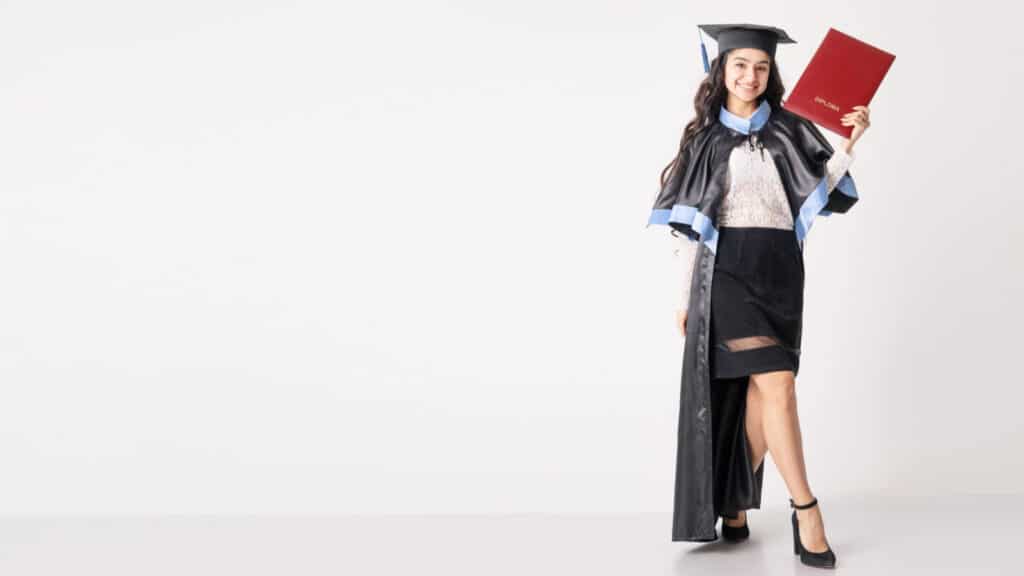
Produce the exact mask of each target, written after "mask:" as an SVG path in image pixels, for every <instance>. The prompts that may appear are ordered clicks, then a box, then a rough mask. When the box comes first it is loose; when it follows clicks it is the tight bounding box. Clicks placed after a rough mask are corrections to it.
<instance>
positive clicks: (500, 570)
mask: <svg viewBox="0 0 1024 576" xmlns="http://www.w3.org/2000/svg"><path fill="white" fill-rule="evenodd" d="M766 504H767V503H766ZM783 504H785V502H783ZM821 505H822V513H823V514H824V517H825V525H826V530H827V533H828V535H829V541H830V543H831V544H832V547H833V549H834V550H835V552H836V556H837V557H838V565H837V567H836V570H835V572H841V573H845V574H866V575H867V574H870V575H872V576H882V575H886V574H933V575H934V574H970V575H972V576H975V575H982V574H1024V568H1022V567H1021V566H1020V562H1019V560H1018V554H1019V553H1020V549H1018V548H1017V544H1018V539H1020V538H1021V535H1022V534H1024V530H1021V527H1020V526H1018V523H1019V522H1021V521H1022V514H1021V512H1024V495H978V496H972V495H961V496H955V497H953V496H947V497H915V498H894V497H880V496H862V497H842V498H830V499H828V500H827V501H826V500H825V499H824V498H823V499H822V501H821ZM749 520H750V529H751V539H750V540H748V541H746V542H744V543H740V544H731V543H727V542H725V541H723V540H719V541H717V542H713V543H709V544H698V543H682V542H671V540H670V536H669V531H670V527H671V517H670V516H669V515H668V514H650V515H636V516H593V517H586V516H544V515H522V516H435V517H407V516H392V517H335V518H287V517H283V518H271V517H252V518H238V517H233V518H232V517H208V518H203V517H153V518H141V519H132V518H123V519H115V518H108V519H103V518H93V519H91V518H52V519H45V518H10V517H7V518H2V519H0V574H5V575H6V574H11V575H18V576H31V575H36V574H48V575H49V574H61V575H67V574H74V575H76V576H77V575H83V574H102V575H104V576H116V575H121V574H124V575H129V574H130V575H132V576H138V575H140V574H144V575H146V576H156V575H163V574H176V575H184V574H187V575H189V576H192V575H199V574H217V575H224V574H244V575H246V576H255V575H261V574H287V575H303V576H305V575H318V574H339V575H340V574H344V575H353V576H356V575H359V576H362V575H374V574H389V575H391V574H394V575H399V574H439V575H442V574H443V575H445V576H456V575H463V574H464V575H473V576H483V575H486V576H492V575H501V574H516V575H531V576H532V575H539V574H559V575H575V574H586V575H588V576H594V575H604V574H609V575H610V574H615V575H626V574H629V575H633V574H637V575H640V574H642V575H644V576H647V575H658V574H676V575H682V574H686V575H692V574H757V575H762V576H766V575H772V574H794V573H797V574H800V573H802V574H824V573H835V572H831V571H826V570H820V569H814V568H809V567H805V566H803V565H801V564H800V562H799V560H798V559H797V557H796V556H794V555H793V552H792V540H791V534H790V526H789V510H788V509H787V508H784V507H782V506H775V507H772V508H768V507H766V508H765V509H763V510H754V511H751V513H750V515H749Z"/></svg>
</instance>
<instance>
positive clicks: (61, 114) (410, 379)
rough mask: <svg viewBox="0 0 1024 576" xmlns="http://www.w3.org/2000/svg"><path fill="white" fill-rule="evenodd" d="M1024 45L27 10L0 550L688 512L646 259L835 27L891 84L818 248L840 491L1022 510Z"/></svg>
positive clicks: (9, 105) (468, 11) (829, 483)
mask: <svg viewBox="0 0 1024 576" xmlns="http://www.w3.org/2000/svg"><path fill="white" fill-rule="evenodd" d="M697 8H699V9H697ZM982 8H984V9H982ZM1015 10H1016V9H1015V8H1013V7H1010V6H1008V5H999V4H997V3H996V2H991V1H990V2H974V3H971V4H969V5H968V4H965V5H956V4H950V3H943V4H941V5H939V4H938V3H936V4H935V5H934V6H933V5H930V4H925V3H920V4H917V5H910V4H908V3H898V4H897V3H893V2H879V1H875V0H864V1H862V2H859V3H857V5H856V6H855V7H849V6H839V5H827V4H821V3H818V2H807V1H801V2H773V3H770V5H769V3H762V2H749V3H742V2H740V3H732V4H731V6H730V7H728V8H725V9H724V10H723V9H722V8H721V7H715V6H714V5H713V4H711V3H705V4H702V5H697V4H694V3H686V4H683V3H679V2H647V3H638V2H582V1H578V2H569V1H562V2H552V1H550V0H547V1H543V2H541V1H531V2H486V3H484V2H480V1H463V2H411V1H407V2H397V1H392V2H364V3H358V4H357V3H345V4H339V3H337V2H326V1H325V2H284V1H279V2H240V1H235V2H231V1H228V0H206V1H203V2H197V1H184V2H182V1H179V2H163V3H156V2H148V3H139V2H127V1H122V2H114V1H110V0H97V1H95V2H89V3H80V2H68V1H64V2H59V1H36V2H26V1H20V2H5V3H3V5H2V6H0V234H2V236H0V463H2V469H0V511H2V514H4V515H19V514H91V513H107V514H146V513H225V514H232V513H239V514H241V513H296V514H299V513H304V514H321V513H323V514H336V513H393V512H495V511H499V512H535V511H546V512H595V513H598V512H617V511H622V512H632V511H662V512H665V511H668V510H670V506H671V498H672V482H673V473H674V458H675V442H676V417H677V413H678V409H679V404H678V403H679V371H680V365H681V359H682V357H681V354H682V341H681V339H680V338H679V336H678V335H677V334H676V333H675V331H674V327H673V313H672V307H673V305H674V303H675V300H676V298H675V293H674V290H675V289H676V287H677V286H678V281H679V272H678V271H677V270H673V269H672V268H671V261H670V254H669V251H670V247H669V245H668V242H667V236H665V235H664V234H667V232H666V231H665V229H663V228H655V227H652V228H650V229H647V228H645V224H646V219H647V216H648V212H649V209H650V206H651V203H652V201H653V199H654V194H655V193H656V180H657V177H658V174H659V172H660V170H661V168H662V167H663V166H664V165H665V163H667V162H668V161H669V160H670V159H671V157H672V155H673V153H674V149H675V147H676V146H677V144H678V139H679V135H680V133H681V130H682V127H683V126H684V125H685V123H686V121H688V120H689V118H690V117H691V115H692V112H693V111H692V98H693V92H694V90H695V88H696V85H697V82H698V81H699V80H700V78H701V75H702V68H701V64H700V57H699V48H698V44H697V32H696V24H698V23H703V22H712V23H719V22H734V21H738V22H758V23H768V24H774V25H778V26H782V27H784V28H786V29H787V30H788V31H789V32H790V34H791V35H792V36H793V37H794V38H796V39H797V40H798V41H799V42H800V43H799V44H797V45H787V46H780V48H779V58H780V63H781V66H782V70H783V73H784V75H785V80H786V85H787V86H788V87H792V85H793V84H794V83H795V81H796V78H797V77H798V76H799V72H800V70H801V69H802V68H803V66H804V65H805V64H806V62H807V61H808V59H809V58H810V55H811V54H812V52H813V50H814V48H815V47H816V46H817V43H818V42H819V41H820V40H821V38H822V37H823V36H824V34H825V31H826V30H827V28H828V27H829V26H834V27H836V28H838V29H840V30H843V31H845V32H847V33H849V34H852V35H854V36H857V37H859V38H862V39H864V40H866V41H869V42H871V43H874V44H877V45H878V46H880V47H883V48H885V49H887V50H889V51H890V52H893V53H895V54H896V55H897V58H896V62H895V64H894V65H893V68H892V70H891V71H890V74H889V76H888V78H887V79H886V81H885V83H884V84H883V86H882V88H881V90H880V92H879V93H878V95H877V97H876V98H875V100H874V101H873V102H872V103H871V109H872V122H873V125H872V127H871V128H870V129H869V130H868V132H867V133H866V134H865V136H864V137H863V139H862V140H861V141H860V142H859V143H858V144H857V147H856V149H857V154H858V159H857V161H856V163H855V165H854V167H853V168H852V169H851V171H852V173H853V174H854V177H855V178H856V180H857V184H858V188H859V191H860V193H861V201H860V202H859V203H858V205H857V206H856V208H855V209H854V210H852V211H851V212H850V213H849V214H846V215H842V216H833V217H832V218H830V219H819V220H818V221H817V222H816V223H815V226H814V228H813V229H812V231H811V234H810V237H809V241H808V244H807V252H806V258H807V269H808V272H807V274H808V276H807V292H806V300H805V325H804V344H805V346H804V352H803V360H802V364H801V374H800V377H799V378H798V383H797V388H798V395H799V401H800V418H801V423H802V425H803V430H804V444H805V449H806V453H807V459H808V466H809V470H810V476H811V484H812V489H813V490H814V491H815V492H816V493H818V494H820V495H823V496H824V495H828V494H838V493H843V492H863V491H880V490H887V491H891V492H910V491H915V492H922V491H923V492H945V491H978V492H994V491H1010V490H1019V489H1020V488H1021V486H1024V464H1021V462H1020V460H1019V458H1013V457H1009V455H1010V454H1019V453H1020V452H1021V449H1022V446H1024V432H1022V427H1021V426H1020V424H1019V423H1020V416H1019V406H1020V404H1021V402H1022V400H1024V391H1022V388H1021V378H1020V376H1019V375H1018V373H1017V370H1016V368H1017V367H1018V365H1019V361H1018V359H1019V357H1020V352H1019V351H1018V350H1017V348H1016V344H1017V343H1018V342H1019V341H1020V335H1019V334H1018V330H1017V328H1018V327H1019V326H1021V325H1022V321H1024V317H1022V316H1024V315H1022V306H1021V304H1020V299H1019V294H1021V293H1022V292H1024V285H1022V284H1024V282H1022V275H1021V263H1022V259H1021V247H1022V245H1024V242H1022V240H1024V239H1022V232H1021V228H1020V226H1019V218H1018V215H1017V212H1019V211H1020V210H1021V209H1022V208H1024V201H1022V199H1021V192H1020V186H1019V177H1020V163H1019V161H1018V160H1017V157H1018V155H1019V151H1020V149H1021V148H1020V145H1019V141H1020V137H1021V134H1020V130H1019V128H1018V126H1017V125H1016V124H1017V123H1016V116H1017V111H1016V108H1017V105H1016V103H1017V100H1018V99H1019V96H1020V92H1021V89H1022V88H1024V82H1022V74H1021V67H1020V57H1019V56H1020V54H1019V50H1017V49H1016V46H1015V42H1016V41H1017V40H1018V36H1019V34H1017V33H1016V29H1015V28H1016V26H1015V22H1017V21H1019V14H1017V13H1014V12H1013V11H1015ZM984 33H990V34H991V36H990V37H980V38H979V37H978V35H979V34H984ZM768 472H769V473H768V474H767V476H766V477H767V482H768V485H767V486H766V493H765V502H764V503H765V505H766V506H773V505H776V504H779V505H781V504H783V503H784V502H785V498H786V494H785V490H784V486H783V484H782V482H781V479H779V477H778V475H777V473H776V471H775V469H774V467H773V466H772V467H769V469H768Z"/></svg>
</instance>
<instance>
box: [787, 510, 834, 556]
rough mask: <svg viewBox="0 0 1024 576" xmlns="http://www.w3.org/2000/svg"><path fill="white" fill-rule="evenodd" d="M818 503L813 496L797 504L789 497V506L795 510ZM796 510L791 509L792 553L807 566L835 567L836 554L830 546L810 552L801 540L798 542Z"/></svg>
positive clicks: (798, 526) (798, 524)
mask: <svg viewBox="0 0 1024 576" xmlns="http://www.w3.org/2000/svg"><path fill="white" fill-rule="evenodd" d="M817 504H818V499H817V498H815V499H813V500H811V501H810V502H808V503H807V504H803V505H797V504H795V503H794V502H793V499H792V498H790V499H789V506H790V507H791V508H796V510H806V509H808V508H811V507H812V506H816V505H817ZM796 510H794V511H793V553H794V554H799V555H800V561H801V562H803V563H804V564H806V565H808V566H814V567H816V568H835V567H836V555H835V554H834V553H833V552H832V548H831V547H830V548H827V549H825V551H824V552H811V551H809V550H807V549H806V548H804V545H803V543H802V542H800V523H799V522H797V519H796Z"/></svg>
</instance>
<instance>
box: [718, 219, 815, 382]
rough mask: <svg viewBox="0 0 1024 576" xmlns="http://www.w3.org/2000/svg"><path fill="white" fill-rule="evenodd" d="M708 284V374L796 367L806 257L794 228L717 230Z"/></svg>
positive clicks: (725, 375) (732, 375)
mask: <svg viewBox="0 0 1024 576" xmlns="http://www.w3.org/2000/svg"><path fill="white" fill-rule="evenodd" d="M718 233H719V236H718V246H717V249H716V254H715V270H714V276H713V279H712V283H711V335H710V336H711V347H710V361H711V374H712V376H713V377H714V378H738V377H742V376H748V375H750V374H758V373H761V372H772V371H775V370H792V371H793V373H794V375H795V374H796V373H797V372H798V371H799V368H800V333H801V327H802V322H803V293H804V260H803V253H802V252H801V250H800V245H799V243H798V242H797V239H796V234H795V233H794V232H793V230H784V229H780V228H755V227H749V228H748V227H727V226H724V227H722V228H720V229H719V231H718Z"/></svg>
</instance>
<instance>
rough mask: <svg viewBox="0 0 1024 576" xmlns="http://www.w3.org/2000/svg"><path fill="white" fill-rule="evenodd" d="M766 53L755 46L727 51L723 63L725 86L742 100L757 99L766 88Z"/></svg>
mask: <svg viewBox="0 0 1024 576" xmlns="http://www.w3.org/2000/svg"><path fill="white" fill-rule="evenodd" d="M769 70H770V66H769V63H768V53H767V52H765V51H764V50H758V49H757V48H736V49H733V50H730V51H729V54H728V58H727V60H726V63H725V88H726V89H727V90H728V91H729V92H730V93H731V94H732V95H733V96H735V97H736V98H739V99H740V100H743V101H744V102H752V101H754V100H757V98H758V96H760V95H761V94H762V93H764V91H765V90H766V89H767V88H768V72H769Z"/></svg>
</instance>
